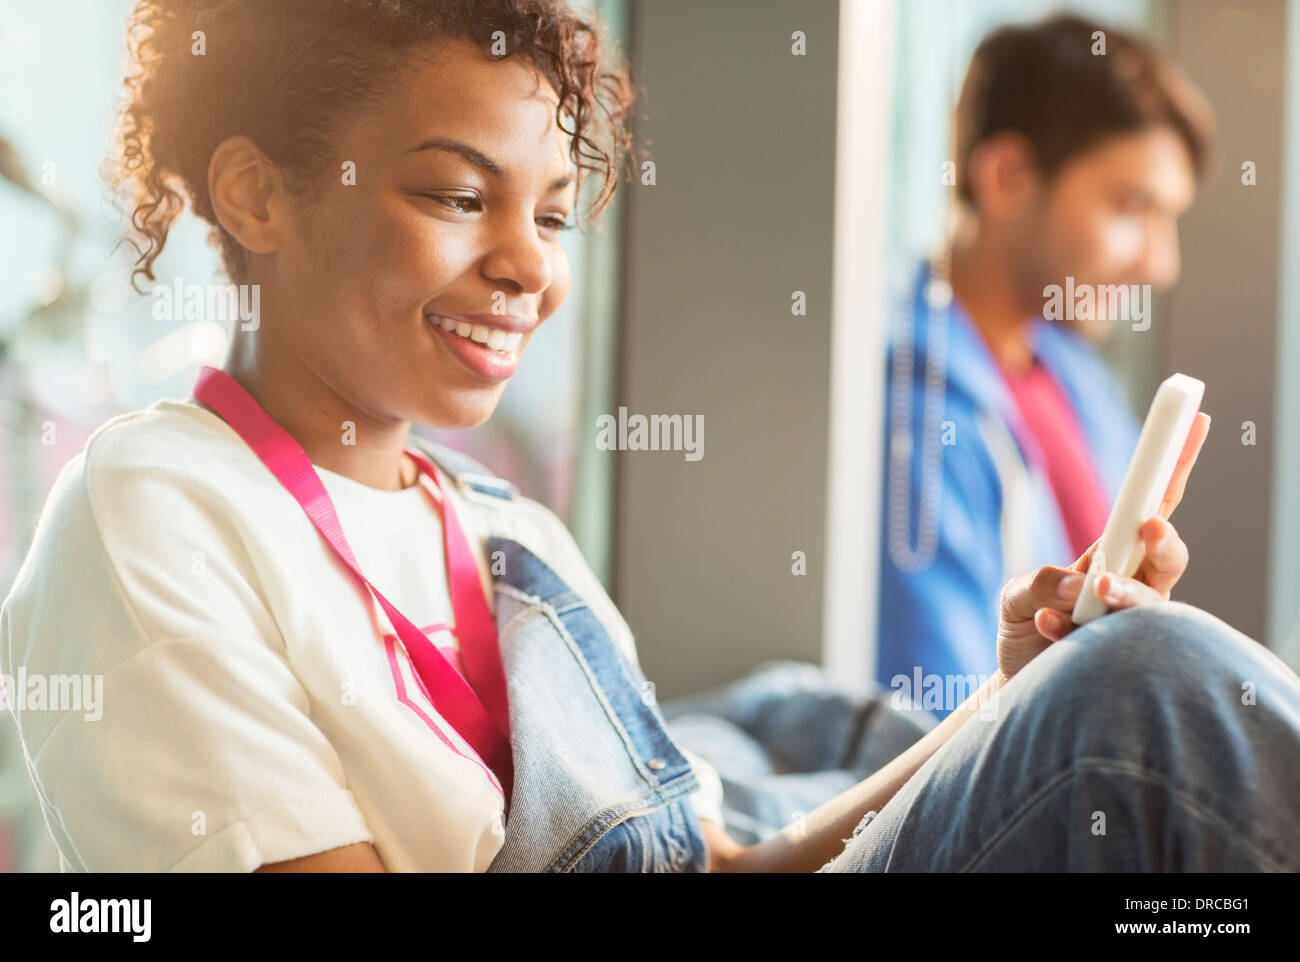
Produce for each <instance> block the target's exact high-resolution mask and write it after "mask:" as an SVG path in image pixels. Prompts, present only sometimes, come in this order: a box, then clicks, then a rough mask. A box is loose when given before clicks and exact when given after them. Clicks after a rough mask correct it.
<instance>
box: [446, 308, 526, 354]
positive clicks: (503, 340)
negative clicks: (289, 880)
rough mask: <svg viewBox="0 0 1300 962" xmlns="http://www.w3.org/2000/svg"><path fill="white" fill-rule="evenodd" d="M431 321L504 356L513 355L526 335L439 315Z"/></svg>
mask: <svg viewBox="0 0 1300 962" xmlns="http://www.w3.org/2000/svg"><path fill="white" fill-rule="evenodd" d="M431 320H432V321H433V322H434V323H435V324H437V325H438V326H439V327H441V328H442V329H443V330H444V331H450V332H451V333H452V334H456V335H458V336H460V337H467V338H469V339H470V340H471V341H475V342H477V343H479V344H483V345H486V346H487V347H489V348H491V349H492V350H494V351H498V352H500V353H502V354H513V353H514V352H515V350H516V349H518V347H519V344H520V342H521V341H523V339H524V335H523V334H522V333H520V332H519V331H514V332H511V333H506V332H505V331H503V330H501V329H499V328H494V327H488V326H487V325H486V324H469V323H467V322H466V321H453V320H452V319H451V318H450V317H440V316H438V315H437V314H434V315H432V317H431Z"/></svg>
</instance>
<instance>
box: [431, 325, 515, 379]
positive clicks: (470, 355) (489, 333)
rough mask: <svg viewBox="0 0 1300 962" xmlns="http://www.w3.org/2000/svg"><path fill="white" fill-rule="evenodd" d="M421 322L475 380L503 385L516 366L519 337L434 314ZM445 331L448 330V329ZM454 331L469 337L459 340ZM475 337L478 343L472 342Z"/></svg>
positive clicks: (459, 337) (460, 335)
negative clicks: (444, 344)
mask: <svg viewBox="0 0 1300 962" xmlns="http://www.w3.org/2000/svg"><path fill="white" fill-rule="evenodd" d="M425 319H426V320H427V321H428V322H429V324H430V325H431V326H432V327H433V328H434V329H435V330H436V331H437V332H438V335H439V336H440V337H441V338H442V339H443V341H444V342H445V343H446V345H447V347H448V349H449V350H450V351H451V352H452V353H453V354H455V355H456V357H457V358H458V359H459V360H460V362H461V363H462V364H464V365H465V366H466V367H467V368H469V369H470V370H471V371H473V372H474V373H475V374H477V375H479V377H482V378H486V379H487V380H489V381H504V380H506V379H507V378H508V377H510V375H512V374H514V373H515V369H516V368H517V367H518V366H519V353H518V352H519V347H520V344H521V343H522V341H523V334H520V333H518V332H513V333H506V332H505V331H502V330H500V329H493V328H488V327H486V326H483V325H477V324H469V323H468V322H466V321H454V320H452V319H451V318H444V317H441V316H440V315H438V314H429V315H427V317H426V318H425ZM449 327H450V328H452V329H448V328H449ZM467 328H468V330H466V329H467ZM457 331H462V332H465V333H467V334H469V335H470V336H468V337H467V336H463V335H462V334H458V333H456V332H457ZM475 336H477V337H478V338H479V339H480V340H474V339H473V338H474V337H475ZM483 338H486V339H487V343H481V340H482V339H483ZM493 345H495V346H496V347H500V348H501V350H496V349H495V347H494V346H493Z"/></svg>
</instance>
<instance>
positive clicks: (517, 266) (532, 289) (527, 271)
mask: <svg viewBox="0 0 1300 962" xmlns="http://www.w3.org/2000/svg"><path fill="white" fill-rule="evenodd" d="M483 273H484V274H485V275H486V276H487V278H488V279H489V280H491V281H493V282H497V283H499V282H503V281H504V282H509V283H510V284H511V285H512V286H513V287H516V288H518V289H519V291H520V292H522V293H524V294H540V293H542V292H543V291H545V290H546V289H547V288H548V287H550V286H551V277H552V270H551V261H550V257H549V256H548V254H547V250H546V247H545V245H544V244H543V243H542V240H541V238H540V237H538V235H537V225H536V224H535V223H533V221H532V220H531V219H529V220H527V221H523V222H521V223H511V224H509V225H503V227H502V229H501V231H500V232H499V233H498V234H496V236H495V237H494V238H493V242H492V246H491V250H490V252H489V253H488V256H487V257H486V258H485V259H484V262H483Z"/></svg>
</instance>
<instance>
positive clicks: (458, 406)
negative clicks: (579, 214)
mask: <svg viewBox="0 0 1300 962" xmlns="http://www.w3.org/2000/svg"><path fill="white" fill-rule="evenodd" d="M503 388H504V385H501V386H498V387H494V388H491V389H486V390H476V391H457V392H455V394H454V395H453V396H451V397H448V398H442V399H440V401H441V403H438V404H436V405H430V406H428V408H427V409H426V410H427V414H425V415H424V416H422V417H421V418H420V421H421V422H422V423H424V424H426V425H428V426H429V427H435V428H445V429H447V430H450V431H465V430H468V429H470V428H476V427H478V426H479V425H481V424H483V423H485V422H486V421H487V420H488V418H490V417H491V416H492V412H493V411H495V410H496V409H497V404H499V403H500V401H501V394H502V391H503Z"/></svg>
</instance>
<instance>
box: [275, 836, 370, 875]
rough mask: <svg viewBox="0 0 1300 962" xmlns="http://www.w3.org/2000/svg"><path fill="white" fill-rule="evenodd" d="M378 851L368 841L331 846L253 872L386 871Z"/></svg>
mask: <svg viewBox="0 0 1300 962" xmlns="http://www.w3.org/2000/svg"><path fill="white" fill-rule="evenodd" d="M387 871H388V869H386V868H384V863H383V862H382V861H381V860H380V858H379V853H378V852H376V851H375V847H374V846H373V845H371V844H370V843H369V842H357V843H356V844H355V845H344V846H341V847H340V848H332V849H330V850H329V851H328V852H317V853H316V854H315V855H304V856H303V857H302V858H291V859H289V860H288V861H287V862H271V863H269V864H267V865H263V866H262V867H261V868H258V869H254V872H387Z"/></svg>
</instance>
